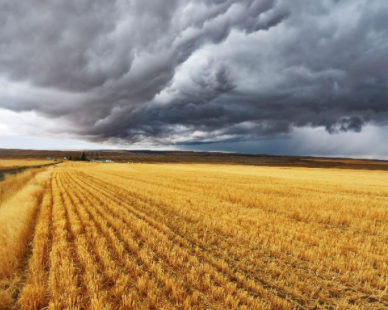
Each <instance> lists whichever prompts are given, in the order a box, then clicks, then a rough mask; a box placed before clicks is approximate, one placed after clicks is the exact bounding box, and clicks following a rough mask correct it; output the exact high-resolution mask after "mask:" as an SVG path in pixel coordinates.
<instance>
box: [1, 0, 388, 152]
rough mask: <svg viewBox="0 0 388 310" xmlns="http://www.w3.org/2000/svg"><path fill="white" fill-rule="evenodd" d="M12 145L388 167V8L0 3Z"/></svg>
mask: <svg viewBox="0 0 388 310" xmlns="http://www.w3.org/2000/svg"><path fill="white" fill-rule="evenodd" d="M0 24H1V27H0V148H33V149H101V148H103V149H110V148H127V149H166V150H196V151H200V150H206V151H227V152H243V153H260V154H290V155H319V156H322V155H323V156H349V157H366V158H382V159H388V143H386V137H387V136H388V40H387V38H388V1H386V0H373V1H371V0H314V1H309V0H293V1H289V0H244V1H241V0H164V1H154V0H112V1H105V0H90V1H89V0H68V1H62V0H52V1H40V0H31V1H21V0H13V1H11V0H0Z"/></svg>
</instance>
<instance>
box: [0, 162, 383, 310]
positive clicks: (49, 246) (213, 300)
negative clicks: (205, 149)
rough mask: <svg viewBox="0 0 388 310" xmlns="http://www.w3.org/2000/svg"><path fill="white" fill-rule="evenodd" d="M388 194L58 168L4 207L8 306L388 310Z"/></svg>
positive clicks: (363, 175)
mask: <svg viewBox="0 0 388 310" xmlns="http://www.w3.org/2000/svg"><path fill="white" fill-rule="evenodd" d="M387 185H388V172H385V171H366V170H340V169H319V168H314V169H311V168H278V167H254V166H242V165H216V164H213V165H207V164H100V163H64V164H60V165H58V166H55V167H50V168H46V169H45V170H43V171H42V172H39V173H38V174H36V175H35V176H34V177H33V178H32V180H31V181H30V182H29V183H27V184H26V185H24V186H23V187H21V188H20V191H19V192H17V193H16V194H15V195H13V196H12V197H10V198H9V199H7V201H5V202H4V203H3V204H2V205H1V206H0V232H1V235H0V241H1V242H2V243H1V245H2V246H1V248H0V289H1V291H0V308H1V309H42V308H46V307H48V309H384V308H388V246H387V244H388V186H387Z"/></svg>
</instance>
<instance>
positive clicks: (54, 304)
mask: <svg viewBox="0 0 388 310" xmlns="http://www.w3.org/2000/svg"><path fill="white" fill-rule="evenodd" d="M52 195H53V209H52V234H53V237H52V248H51V252H50V258H49V261H50V273H49V279H48V288H49V294H50V302H49V309H80V307H79V305H80V304H81V301H82V295H81V293H82V290H81V287H80V286H81V285H80V279H79V274H78V266H77V264H76V262H75V260H74V256H73V250H72V245H71V244H70V241H69V239H70V236H69V232H68V223H67V221H66V212H65V209H64V206H63V201H62V197H61V193H60V191H59V188H58V173H54V175H53V181H52Z"/></svg>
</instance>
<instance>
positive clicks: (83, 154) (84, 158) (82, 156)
mask: <svg viewBox="0 0 388 310" xmlns="http://www.w3.org/2000/svg"><path fill="white" fill-rule="evenodd" d="M86 159H87V158H86V154H85V152H82V154H81V158H80V160H82V161H86Z"/></svg>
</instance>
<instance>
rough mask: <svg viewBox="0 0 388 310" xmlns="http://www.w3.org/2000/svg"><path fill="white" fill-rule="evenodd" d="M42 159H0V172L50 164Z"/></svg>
mask: <svg viewBox="0 0 388 310" xmlns="http://www.w3.org/2000/svg"><path fill="white" fill-rule="evenodd" d="M52 162H53V161H52V160H44V159H0V171H1V170H8V169H14V168H23V167H34V166H41V165H46V164H50V163H52Z"/></svg>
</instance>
